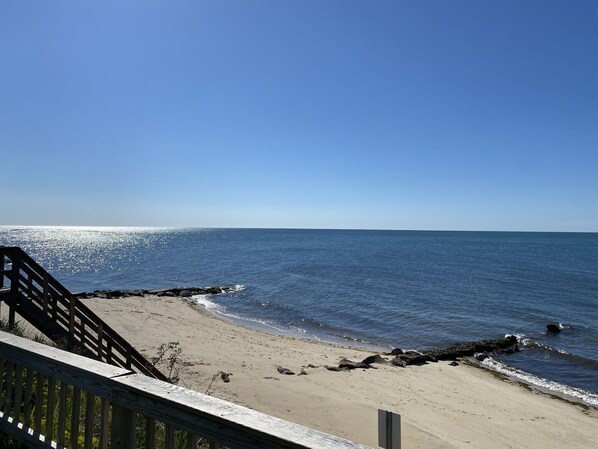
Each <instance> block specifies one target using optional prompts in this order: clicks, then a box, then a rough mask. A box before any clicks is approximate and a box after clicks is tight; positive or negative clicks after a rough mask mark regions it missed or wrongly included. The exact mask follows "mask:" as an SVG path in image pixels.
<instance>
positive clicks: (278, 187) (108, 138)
mask: <svg viewBox="0 0 598 449" xmlns="http://www.w3.org/2000/svg"><path fill="white" fill-rule="evenodd" d="M0 184H1V185H2V187H1V190H0V225H88V226H89V225H97V226H185V227H266V228H270V227H277V228H343V229H346V228H357V229H360V228H364V229H430V230H434V229H450V230H517V231H587V232H598V2H596V1H594V0H576V1H565V0H563V1H551V0H526V1H521V0H502V1H494V2H490V1H483V2H482V1H478V0H472V1H460V0H451V1H441V0H438V1H417V2H415V1H399V0H393V1H381V0H380V1H375V2H371V1H354V0H339V1H336V0H326V1H322V0H318V1H314V0H301V1H299V0H285V1H280V0H271V1H270V0H237V1H233V0H217V1H195V0H193V1H178V0H168V1H157V0H154V1H152V0H143V1H141V0H139V1H135V0H119V1H108V0H102V1H99V0H88V1H78V0H72V1H62V0H54V1H51V2H48V1H44V2H40V1H28V0H19V1H16V0H6V1H3V2H1V3H0Z"/></svg>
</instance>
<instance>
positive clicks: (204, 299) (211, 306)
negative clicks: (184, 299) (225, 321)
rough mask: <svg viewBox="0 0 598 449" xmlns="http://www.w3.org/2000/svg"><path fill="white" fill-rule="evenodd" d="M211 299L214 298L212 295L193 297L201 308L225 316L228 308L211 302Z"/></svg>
mask: <svg viewBox="0 0 598 449" xmlns="http://www.w3.org/2000/svg"><path fill="white" fill-rule="evenodd" d="M211 297H212V295H194V296H191V299H192V300H193V301H195V302H196V303H197V304H199V305H200V306H203V307H205V308H206V310H210V311H212V312H218V313H221V314H224V312H225V311H226V307H224V306H222V305H220V304H217V303H215V302H214V301H210V299H209V298H211Z"/></svg>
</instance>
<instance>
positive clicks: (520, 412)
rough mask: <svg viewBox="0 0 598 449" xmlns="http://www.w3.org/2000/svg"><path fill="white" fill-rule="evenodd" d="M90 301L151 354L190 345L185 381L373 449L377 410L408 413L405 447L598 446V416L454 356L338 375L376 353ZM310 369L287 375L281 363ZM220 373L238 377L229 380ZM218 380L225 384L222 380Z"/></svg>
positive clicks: (138, 305) (172, 308) (195, 311)
mask: <svg viewBox="0 0 598 449" xmlns="http://www.w3.org/2000/svg"><path fill="white" fill-rule="evenodd" d="M83 302H84V303H85V304H86V305H87V306H89V307H90V308H91V309H92V310H93V311H95V312H96V313H97V314H98V315H99V316H101V317H102V318H103V319H104V320H105V321H106V322H107V323H108V324H109V325H110V326H112V327H113V328H114V329H115V330H116V331H118V332H120V333H121V334H122V335H123V337H125V338H126V339H127V340H129V341H130V342H131V343H132V344H133V346H135V347H136V348H137V349H138V350H139V351H140V352H141V353H142V354H144V355H145V356H146V357H148V358H151V357H153V356H155V355H156V353H157V349H158V347H159V346H160V345H161V344H162V343H167V342H169V341H178V342H179V343H180V347H182V353H181V354H180V356H179V360H180V361H181V362H182V364H181V365H182V366H181V372H180V377H181V382H180V385H182V386H185V387H187V388H190V389H193V390H196V391H200V392H205V391H206V390H207V389H208V388H209V394H211V395H213V396H216V397H219V398H222V399H225V400H229V401H232V402H234V403H237V404H240V405H243V406H246V407H249V408H252V409H255V410H259V411H261V412H264V413H268V414H271V415H274V416H278V417H280V418H283V419H286V420H289V421H293V422H296V423H300V424H303V425H306V426H309V427H313V428H316V429H319V430H321V431H324V432H328V433H331V434H334V435H338V436H341V437H344V438H348V439H350V440H354V441H357V442H360V443H363V444H367V445H369V446H371V447H378V445H377V432H378V426H377V418H378V414H377V410H378V409H385V410H389V411H393V412H395V413H399V414H401V420H402V442H403V447H404V448H409V449H412V448H427V449H433V448H518V449H522V448H544V449H545V448H596V447H598V412H597V411H596V410H595V409H590V410H584V409H583V408H582V407H580V406H575V405H571V404H569V403H566V402H564V401H561V400H555V399H553V398H552V397H550V396H547V395H544V394H539V393H535V392H531V391H528V390H527V389H525V388H523V387H522V386H519V385H517V384H512V383H508V382H506V381H504V380H502V379H499V378H497V377H496V376H494V375H492V373H490V372H487V371H485V370H482V369H479V368H475V367H471V366H467V365H465V364H463V363H461V364H460V365H459V366H455V367H453V366H450V365H449V364H448V362H439V363H431V364H428V365H425V366H409V367H406V368H399V367H395V366H391V365H374V366H376V367H377V369H369V370H364V369H356V370H353V371H350V372H332V371H328V370H327V369H325V368H324V367H323V366H325V365H337V364H338V362H339V360H340V359H341V358H348V359H351V360H355V361H360V360H362V359H363V358H365V357H366V356H368V355H372V354H373V352H370V351H363V350H358V349H353V348H349V347H343V346H336V345H330V344H323V343H318V342H313V341H309V340H302V339H297V338H292V337H287V336H279V335H272V334H268V333H265V332H260V331H257V330H253V329H247V328H244V327H241V326H239V325H237V324H235V323H233V322H230V321H228V320H225V319H222V318H221V317H218V316H215V315H213V314H212V313H210V312H208V311H206V310H205V309H203V308H202V307H201V306H192V305H190V303H189V302H188V301H186V300H184V299H182V298H168V297H148V296H145V297H129V298H120V299H97V298H94V299H85V300H83ZM309 364H312V365H315V366H317V368H305V371H306V372H307V375H283V374H280V373H279V372H278V370H277V367H279V366H280V367H284V368H288V369H290V370H292V371H294V372H295V373H299V372H300V371H301V369H302V367H307V365H309ZM219 372H225V373H231V375H230V382H228V383H225V382H223V380H222V379H221V377H220V376H219V375H217V374H218V373H219ZM214 379H215V380H214Z"/></svg>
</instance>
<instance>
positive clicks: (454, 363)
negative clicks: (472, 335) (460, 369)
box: [449, 361, 459, 366]
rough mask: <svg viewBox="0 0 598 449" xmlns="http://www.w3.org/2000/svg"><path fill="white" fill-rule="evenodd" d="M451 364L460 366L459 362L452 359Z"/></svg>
mask: <svg viewBox="0 0 598 449" xmlns="http://www.w3.org/2000/svg"><path fill="white" fill-rule="evenodd" d="M449 366H459V362H455V361H452V362H451V363H449Z"/></svg>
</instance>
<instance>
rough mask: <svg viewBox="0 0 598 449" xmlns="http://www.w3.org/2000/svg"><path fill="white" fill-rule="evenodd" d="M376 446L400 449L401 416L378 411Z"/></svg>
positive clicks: (386, 448)
mask: <svg viewBox="0 0 598 449" xmlns="http://www.w3.org/2000/svg"><path fill="white" fill-rule="evenodd" d="M378 446H380V447H382V448H384V449H401V415H399V414H397V413H392V412H389V411H386V410H378Z"/></svg>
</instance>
